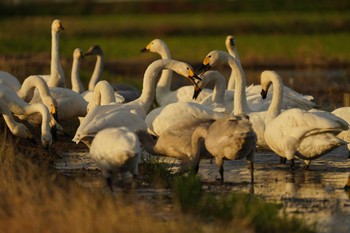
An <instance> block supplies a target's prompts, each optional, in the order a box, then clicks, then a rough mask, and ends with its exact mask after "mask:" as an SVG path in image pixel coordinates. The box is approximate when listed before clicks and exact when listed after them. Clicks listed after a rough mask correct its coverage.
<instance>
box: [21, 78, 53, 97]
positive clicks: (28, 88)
mask: <svg viewBox="0 0 350 233" xmlns="http://www.w3.org/2000/svg"><path fill="white" fill-rule="evenodd" d="M35 88H38V91H39V95H40V97H41V98H45V97H48V96H51V94H50V89H49V87H48V85H47V83H46V82H45V81H44V80H43V79H42V78H41V77H40V76H37V75H36V76H34V75H32V76H29V77H28V78H26V79H25V80H24V81H23V84H22V87H21V89H20V90H19V91H18V92H17V95H18V96H19V97H20V98H21V99H23V100H25V101H26V102H30V101H31V99H32V98H33V96H34V90H35Z"/></svg>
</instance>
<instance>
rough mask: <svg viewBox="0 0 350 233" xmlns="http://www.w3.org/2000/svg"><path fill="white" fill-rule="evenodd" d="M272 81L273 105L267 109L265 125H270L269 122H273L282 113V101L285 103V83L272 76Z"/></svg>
mask: <svg viewBox="0 0 350 233" xmlns="http://www.w3.org/2000/svg"><path fill="white" fill-rule="evenodd" d="M270 80H271V82H272V85H273V93H272V99H271V104H270V106H269V108H268V109H267V113H266V117H265V124H268V123H269V122H271V121H272V120H273V119H275V118H276V117H277V116H278V115H279V114H280V113H281V109H282V101H283V83H282V81H281V79H279V78H277V77H275V76H270Z"/></svg>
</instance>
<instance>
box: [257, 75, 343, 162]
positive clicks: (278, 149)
mask: <svg viewBox="0 0 350 233" xmlns="http://www.w3.org/2000/svg"><path fill="white" fill-rule="evenodd" d="M275 82H282V80H281V78H280V77H279V75H278V74H277V73H276V72H274V71H264V72H263V73H262V74H261V86H262V92H261V94H262V97H263V98H264V96H265V95H266V93H267V91H268V88H269V86H270V85H271V83H275ZM276 89H277V88H276V86H275V89H274V92H276ZM279 92H283V88H280V89H279ZM274 94H275V93H274ZM265 121H266V123H265V140H266V143H267V144H268V146H269V147H270V148H271V149H272V150H273V151H274V152H275V153H276V154H278V155H279V156H281V157H282V158H286V159H288V160H291V161H292V168H294V158H295V156H297V157H299V158H301V159H303V160H304V162H305V163H306V165H307V167H308V165H309V163H310V161H311V160H313V159H317V158H319V157H320V156H322V155H324V154H325V153H328V152H329V151H331V150H333V149H335V148H337V147H339V146H341V145H344V144H345V142H344V141H343V140H341V139H338V138H337V137H336V135H337V134H338V133H340V132H341V131H344V130H348V129H349V126H348V124H347V122H346V121H344V120H343V119H341V118H339V117H337V116H335V115H333V114H331V113H329V112H324V111H305V110H302V109H297V108H293V109H289V110H285V111H284V112H282V113H281V100H280V98H277V99H275V100H274V101H273V102H272V103H271V105H270V107H269V109H268V111H267V113H266V117H265Z"/></svg>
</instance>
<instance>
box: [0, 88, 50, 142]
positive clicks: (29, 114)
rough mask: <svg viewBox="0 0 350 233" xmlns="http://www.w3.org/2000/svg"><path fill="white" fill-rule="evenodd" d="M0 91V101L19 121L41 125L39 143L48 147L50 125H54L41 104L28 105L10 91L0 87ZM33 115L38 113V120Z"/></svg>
mask: <svg viewBox="0 0 350 233" xmlns="http://www.w3.org/2000/svg"><path fill="white" fill-rule="evenodd" d="M0 91H1V92H2V93H3V96H2V99H3V100H4V101H5V102H6V103H7V104H8V107H9V109H10V111H11V112H12V113H14V114H15V115H17V116H18V117H19V118H20V119H24V120H26V121H28V122H32V123H35V124H41V142H42V144H43V146H44V147H46V148H47V147H48V146H50V145H51V143H52V136H51V133H50V124H51V125H54V123H52V122H51V121H52V120H53V119H50V113H49V111H48V109H47V108H46V107H45V106H44V105H43V104H28V103H27V102H25V101H24V100H22V99H21V98H19V96H18V95H17V94H16V93H15V92H14V91H13V90H11V89H8V88H5V87H3V86H0ZM35 113H39V114H40V118H37V117H35ZM33 117H34V118H33ZM38 119H40V121H38ZM50 122H51V123H50Z"/></svg>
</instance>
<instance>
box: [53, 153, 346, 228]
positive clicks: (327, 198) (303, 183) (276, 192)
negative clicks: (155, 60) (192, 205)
mask: <svg viewBox="0 0 350 233" xmlns="http://www.w3.org/2000/svg"><path fill="white" fill-rule="evenodd" d="M347 153H348V152H347V150H346V148H345V147H342V148H338V149H337V150H335V151H333V152H331V153H329V154H327V155H325V156H323V157H321V158H319V159H317V160H315V161H313V162H312V163H311V165H310V169H309V170H305V169H304V167H303V164H302V162H301V161H297V162H296V169H295V170H294V171H291V169H290V167H289V165H288V164H287V165H283V164H279V158H278V157H277V156H276V155H275V154H273V153H272V152H258V153H257V155H256V157H255V170H254V184H253V185H252V184H251V182H250V173H249V170H248V169H247V163H246V161H243V160H242V161H225V165H224V170H225V173H224V176H225V184H223V185H221V184H220V183H219V182H218V181H217V179H218V177H219V173H218V169H217V167H216V166H215V164H212V163H211V161H210V160H209V159H204V160H202V161H201V164H200V169H199V174H200V177H201V180H202V181H203V184H204V189H205V190H208V191H225V192H227V191H240V192H245V193H254V194H255V195H257V196H259V197H262V198H264V199H266V200H268V201H272V202H275V203H279V204H282V205H283V207H284V211H285V212H286V213H288V214H291V215H295V216H298V217H301V218H303V219H304V220H306V221H307V222H309V223H315V222H316V223H317V225H316V226H317V230H318V232H350V197H349V196H350V192H349V191H345V190H344V186H345V184H346V183H347V182H348V179H349V176H350V159H348V158H347ZM165 161H168V162H169V163H172V164H173V165H174V166H175V168H176V164H177V161H174V160H173V159H167V160H165ZM56 168H57V169H58V170H59V171H60V172H61V173H63V174H65V175H66V176H69V177H71V178H73V179H75V180H76V181H77V182H78V183H79V184H81V185H82V186H85V187H87V188H93V189H101V190H102V189H104V187H105V184H104V181H103V179H102V178H101V174H100V172H99V170H98V169H97V167H96V166H95V165H94V163H93V161H91V160H90V159H89V158H88V156H87V150H83V149H79V150H72V151H69V152H67V153H63V154H62V156H61V158H60V159H58V160H57V161H56ZM138 193H140V194H142V195H169V193H170V191H169V190H152V189H145V190H141V189H139V190H138Z"/></svg>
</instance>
